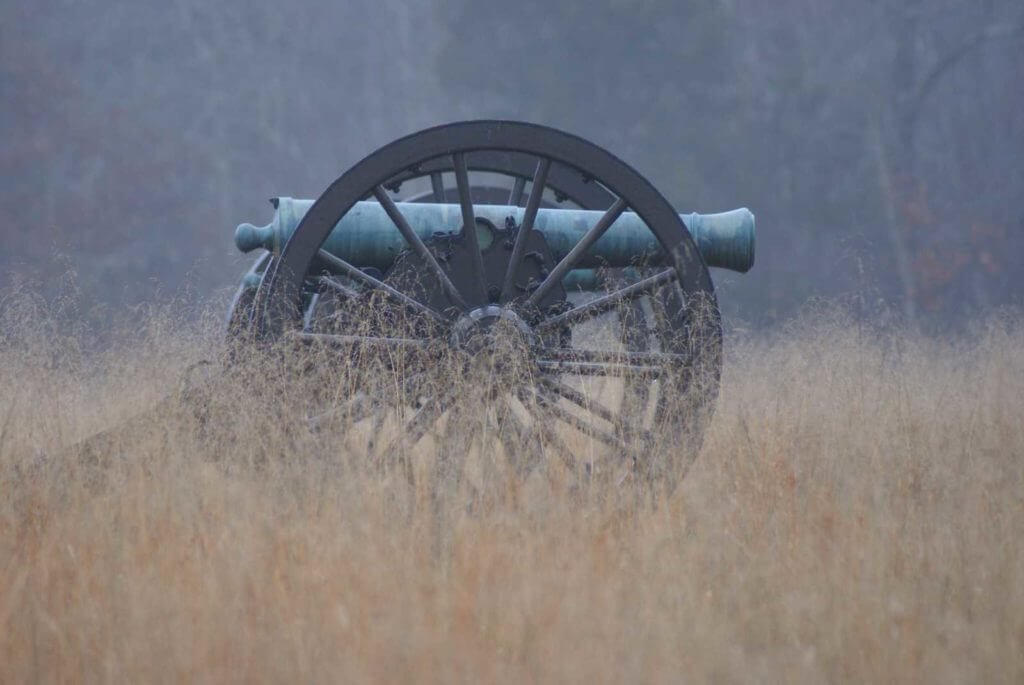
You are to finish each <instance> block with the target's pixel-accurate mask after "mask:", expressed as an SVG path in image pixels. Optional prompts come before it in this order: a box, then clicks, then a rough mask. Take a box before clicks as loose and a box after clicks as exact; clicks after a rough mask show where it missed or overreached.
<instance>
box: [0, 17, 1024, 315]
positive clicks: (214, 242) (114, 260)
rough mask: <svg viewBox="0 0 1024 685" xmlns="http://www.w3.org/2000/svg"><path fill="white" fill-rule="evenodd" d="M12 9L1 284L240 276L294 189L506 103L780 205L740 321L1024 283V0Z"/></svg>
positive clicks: (988, 298) (945, 299)
mask: <svg viewBox="0 0 1024 685" xmlns="http://www.w3.org/2000/svg"><path fill="white" fill-rule="evenodd" d="M2 6H3V12H2V16H0V89H2V90H0V92H2V106H0V130H2V131H3V138H2V141H0V200H2V202H3V207H4V210H3V220H2V223H0V226H2V230H3V235H2V241H0V286H2V287H9V286H11V285H12V284H15V285H16V284H25V283H28V284H32V285H33V286H34V287H39V288H41V289H43V290H44V291H47V292H50V293H52V292H53V291H54V289H55V288H57V287H58V286H55V283H56V282H57V280H58V279H57V278H56V276H58V275H60V274H63V273H66V272H68V271H73V272H74V273H75V274H76V275H75V277H74V279H73V282H74V283H75V284H76V287H77V288H79V289H80V291H81V295H80V297H81V301H82V303H83V304H84V305H85V308H86V309H87V310H95V311H97V312H98V311H107V312H119V311H124V310H125V308H126V307H128V306H130V305H133V304H137V303H140V302H146V301H148V300H150V299H152V298H154V297H168V296H172V295H175V294H178V293H180V292H181V290H182V288H183V287H185V286H186V284H187V285H189V286H190V287H191V288H192V291H193V292H195V293H203V294H205V293H210V294H213V295H216V296H222V295H223V293H225V292H226V291H227V290H228V289H229V288H231V287H232V286H233V285H234V284H235V283H236V282H237V280H238V278H239V277H240V275H241V273H242V271H243V270H244V268H245V266H246V264H247V262H248V261H249V258H243V257H242V256H239V255H236V254H235V251H234V248H233V245H232V233H233V229H234V226H235V225H236V224H237V223H239V222H241V221H255V222H257V223H263V222H265V221H266V220H267V219H268V218H269V217H270V212H271V209H270V206H269V205H268V204H266V200H267V198H269V197H271V196H275V195H293V196H307V197H315V196H316V195H318V194H319V193H320V191H321V190H322V189H323V188H325V187H326V186H327V185H328V184H329V183H330V182H331V181H332V180H333V179H334V178H336V177H337V176H338V175H339V174H340V173H341V172H343V171H344V170H345V169H346V168H348V167H349V166H350V165H351V164H353V163H354V162H355V161H357V160H358V159H359V158H361V157H362V156H364V155H365V154H367V153H369V152H371V151H372V150H373V149H374V148H376V147H378V146H379V145H382V144H384V143H386V142H388V141H389V140H390V139H392V138H395V137H397V136H400V135H403V134H405V133H409V132H412V131H415V130H418V129H420V128H424V127H426V126H430V125H434V124H438V123H443V122H446V121H450V120H456V119H466V118H476V117H501V118H513V119H525V120H529V121H534V122H538V123H543V124H548V125H552V126H555V127H558V128H562V129H565V130H568V131H571V132H574V133H578V134H580V135H583V136H584V137H587V138H590V139H592V140H594V141H595V142H597V143H599V144H601V145H603V146H605V147H607V148H608V149H610V150H611V151H612V152H614V153H616V154H618V155H620V156H621V157H623V158H624V159H626V160H627V161H628V162H630V163H631V164H633V165H634V166H635V167H636V168H637V169H638V170H639V171H640V172H641V173H643V174H644V175H646V176H648V177H649V178H650V179H651V180H652V181H653V182H654V183H655V185H656V186H658V187H659V188H660V189H661V190H662V192H663V193H664V194H665V195H666V196H667V197H668V198H669V199H670V200H671V201H672V202H673V203H674V204H675V205H676V206H677V207H678V208H679V209H680V210H681V211H701V212H712V211H719V210H724V209H731V208H734V207H738V206H747V207H749V208H750V209H751V210H752V211H754V212H755V214H756V215H757V220H758V244H757V250H758V253H757V263H756V265H755V267H754V269H753V270H752V271H751V272H750V273H748V274H746V275H743V276H739V275H734V274H726V273H724V272H717V273H716V274H715V279H716V284H717V286H718V288H719V291H720V299H721V301H722V306H723V309H724V310H725V312H726V314H727V316H728V317H729V319H730V320H731V321H734V322H736V321H740V322H749V323H752V324H757V325H770V324H772V323H775V322H778V321H781V320H784V319H786V318H787V317H789V316H791V315H792V314H793V313H795V312H796V311H798V310H799V309H800V308H801V307H803V306H804V305H805V303H806V302H807V301H808V300H809V298H816V297H823V298H828V299H839V300H841V301H844V302H847V303H849V304H850V306H851V307H853V308H854V309H855V311H857V312H859V313H861V314H863V315H865V316H870V317H883V318H886V317H888V318H911V319H913V320H915V321H917V322H919V323H920V324H921V325H923V326H939V327H944V326H949V325H953V326H956V325H958V324H960V323H963V322H965V321H968V320H970V319H971V318H973V316H974V315H975V314H976V313H978V312H980V311H984V310H989V309H991V308H993V307H999V306H1005V305H1015V306H1019V305H1020V304H1021V302H1022V299H1021V298H1022V292H1024V268H1022V265H1024V208H1022V204H1021V197H1022V195H1024V193H1022V190H1024V165H1022V162H1021V160H1024V115H1022V113H1024V87H1022V85H1024V8H1022V7H1021V5H1020V3H1019V2H1012V1H1009V0H1000V1H997V0H992V1H988V2H976V1H971V2H966V1H965V2H952V1H950V2H946V1H939V0H936V1H933V2H865V3H848V2H839V1H838V0H821V1H819V2H812V1H809V0H802V1H797V0H780V1H777V2H771V3H764V2H743V1H740V0H731V1H730V0H720V1H718V2H689V1H682V2H680V1H669V0H660V1H659V0H636V1H628V0H619V1H614V2H587V3H583V2H575V3H550V2H539V1H538V0H523V1H522V2H518V3H505V4H500V5H499V4H495V5H494V6H488V4H487V3H481V2H474V1H472V0H454V1H451V2H440V1H439V0H433V1H431V2H419V3H409V2H400V1H398V0H353V1H350V2H329V1H327V0H312V1H310V2H303V3H298V4H288V5H285V4H280V3H277V4H269V3H267V4H262V5H261V4H256V3H249V2H239V1H237V0H230V1H225V2H217V3H209V2H199V1H198V0H178V1H176V2H152V1H149V0H142V1H138V2H132V3H98V2H49V1H40V2H32V3H27V2H4V3H3V5H2ZM60 287H65V286H60Z"/></svg>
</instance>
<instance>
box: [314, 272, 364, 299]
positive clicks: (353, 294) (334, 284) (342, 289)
mask: <svg viewBox="0 0 1024 685" xmlns="http://www.w3.org/2000/svg"><path fill="white" fill-rule="evenodd" d="M318 280H319V281H320V283H321V284H322V285H324V286H326V287H328V288H330V289H331V290H333V291H334V292H336V293H338V294H339V295H342V296H344V297H347V298H349V299H350V300H351V299H355V298H357V297H359V291H357V290H355V289H354V288H350V287H348V286H347V285H345V284H343V283H339V282H338V281H336V280H334V279H333V278H331V277H330V276H321V277H320V278H319V279H318Z"/></svg>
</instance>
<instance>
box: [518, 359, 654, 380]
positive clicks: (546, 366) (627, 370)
mask: <svg viewBox="0 0 1024 685" xmlns="http://www.w3.org/2000/svg"><path fill="white" fill-rule="evenodd" d="M537 368H538V369H539V370H540V371H541V372H542V373H548V374H562V373H568V374H573V375H576V376H643V377H645V378H650V379H651V380H655V379H658V378H661V375H662V373H663V372H664V369H663V368H662V367H660V366H641V365H636V364H599V363H592V362H573V361H546V360H542V361H539V362H537Z"/></svg>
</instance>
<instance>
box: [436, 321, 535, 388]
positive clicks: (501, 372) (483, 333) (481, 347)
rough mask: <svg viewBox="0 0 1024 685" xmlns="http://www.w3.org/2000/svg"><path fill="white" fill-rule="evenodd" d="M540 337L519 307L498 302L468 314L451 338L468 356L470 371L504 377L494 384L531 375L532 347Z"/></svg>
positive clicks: (450, 342) (456, 348)
mask: <svg viewBox="0 0 1024 685" xmlns="http://www.w3.org/2000/svg"><path fill="white" fill-rule="evenodd" d="M536 340H537V336H536V334H535V333H534V332H533V330H532V329H531V328H530V326H529V325H528V324H527V323H526V322H525V321H523V319H522V318H521V317H520V316H519V315H518V314H516V312H515V311H513V310H512V309H511V308H509V307H499V306H498V305H486V306H483V307H478V308H476V309H473V310H472V311H470V312H469V313H468V314H465V315H464V316H462V317H461V318H459V320H458V321H456V322H455V325H454V326H453V327H452V330H451V334H450V335H449V338H448V342H449V344H450V345H451V346H452V348H454V349H455V350H458V351H460V352H462V353H464V354H466V355H467V356H468V358H469V361H470V363H469V365H468V367H467V369H466V370H467V371H469V370H471V369H473V370H475V371H477V372H483V373H484V374H486V376H488V377H489V378H491V379H492V380H494V379H495V377H500V380H499V382H496V383H493V385H494V386H499V385H508V384H509V383H511V382H514V379H515V378H517V377H525V376H527V375H529V373H528V370H529V369H530V368H531V364H530V361H529V360H530V359H531V354H530V348H531V347H533V346H534V345H535V344H536ZM524 372H526V373H524Z"/></svg>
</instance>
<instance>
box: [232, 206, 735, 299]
mask: <svg viewBox="0 0 1024 685" xmlns="http://www.w3.org/2000/svg"><path fill="white" fill-rule="evenodd" d="M312 205H313V201H312V200H299V199H294V198H280V199H279V200H278V201H277V211H276V212H275V214H274V219H273V221H272V222H271V223H270V224H269V225H267V226H254V225H252V224H241V225H240V226H239V227H238V228H237V229H236V231H235V245H236V246H237V247H238V249H239V250H241V251H242V252H250V251H252V250H255V249H258V248H264V249H267V250H270V251H272V252H278V251H280V249H281V247H282V246H283V245H284V244H285V243H286V242H287V241H288V239H289V238H290V237H291V235H292V233H293V232H294V231H295V228H296V227H297V226H298V225H299V222H300V221H301V220H302V217H303V216H305V214H306V212H307V211H309V208H310V207H311V206H312ZM398 207H399V209H400V210H401V212H402V214H403V215H404V216H405V218H406V220H407V221H408V222H409V225H410V226H411V227H412V228H413V230H414V231H416V233H417V234H418V235H419V236H420V237H421V238H423V239H424V240H427V239H429V238H431V237H434V236H443V235H451V234H453V233H457V232H459V231H460V230H461V226H462V212H461V209H460V207H459V205H457V204H430V203H398ZM473 210H474V213H475V215H476V218H477V221H478V226H477V235H478V237H479V239H480V246H481V248H484V249H486V247H488V246H489V245H490V243H491V241H492V240H493V239H494V237H495V232H494V231H495V230H496V229H494V228H493V227H503V226H505V225H506V222H507V221H508V220H509V218H511V219H512V220H514V221H515V222H516V224H519V223H521V222H522V219H523V213H524V212H525V209H523V208H521V207H511V206H502V205H476V206H474V208H473ZM601 215H602V212H599V211H589V210H579V209H541V210H539V211H538V213H537V218H536V221H535V222H534V226H535V229H536V230H538V231H540V232H541V233H543V234H544V237H545V239H546V240H547V242H548V245H549V246H550V248H551V251H552V253H553V254H554V256H555V258H556V259H561V258H562V257H563V256H564V255H565V254H566V253H568V252H569V250H571V249H572V247H573V246H574V245H576V243H577V242H579V240H580V238H581V237H582V236H583V235H584V234H585V233H586V232H587V230H588V229H590V227H591V226H593V225H594V224H595V223H597V221H598V219H599V218H600V217H601ZM680 218H681V219H682V220H683V222H684V223H685V224H686V226H687V228H688V229H689V231H690V234H691V235H692V236H693V239H694V242H696V244H697V248H698V249H699V250H700V253H701V255H702V256H703V257H704V261H705V262H706V263H707V264H708V266H714V267H719V268H723V269H730V270H732V271H739V272H741V273H743V272H746V271H747V270H749V269H750V267H751V266H753V263H754V215H753V214H752V213H751V212H750V210H748V209H745V208H744V209H734V210H732V211H729V212H722V213H719V214H680ZM323 248H324V249H325V250H327V251H328V252H330V253H332V254H334V255H337V256H339V257H342V258H343V259H345V260H347V261H349V262H351V263H353V264H356V265H359V266H361V267H366V266H373V267H377V268H379V269H387V268H388V267H389V266H390V265H391V264H392V263H394V260H395V257H396V256H397V255H398V254H399V253H400V252H402V251H403V250H405V249H406V248H407V245H406V243H405V240H404V239H403V238H402V236H401V234H400V233H399V232H398V230H397V229H396V228H395V226H394V224H393V223H392V222H391V219H389V218H388V216H387V214H386V213H385V212H384V209H383V207H381V205H380V204H379V203H377V202H358V203H356V205H355V206H354V207H353V208H352V209H351V210H350V211H349V212H348V214H346V215H345V216H344V217H343V218H342V219H341V221H340V222H338V224H337V225H336V226H335V227H334V230H333V231H331V233H330V235H329V236H328V237H327V240H326V241H325V242H324V244H323ZM664 260H665V255H664V253H663V251H662V250H661V247H660V245H659V244H658V241H657V239H656V238H655V237H654V235H653V234H652V233H651V231H650V230H649V229H648V228H647V226H646V225H645V224H644V222H643V221H642V220H641V219H640V217H639V216H637V215H636V214H634V213H632V212H624V213H623V214H622V216H621V217H619V219H618V220H616V221H615V223H613V224H612V226H611V228H609V229H608V231H607V233H605V235H604V236H602V237H601V239H600V240H598V241H597V242H596V243H595V244H594V246H593V247H592V248H591V249H590V251H589V252H588V253H587V254H586V255H585V256H584V257H583V259H582V260H581V261H580V263H579V265H578V266H579V267H581V268H580V270H586V269H588V268H590V269H592V268H594V267H600V266H607V267H627V266H632V265H636V264H639V263H646V264H648V265H652V266H656V265H659V264H663V263H664ZM590 278H591V277H589V276H584V275H582V274H581V275H579V277H578V278H577V279H576V280H579V281H580V283H583V284H586V283H589V280H590Z"/></svg>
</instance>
